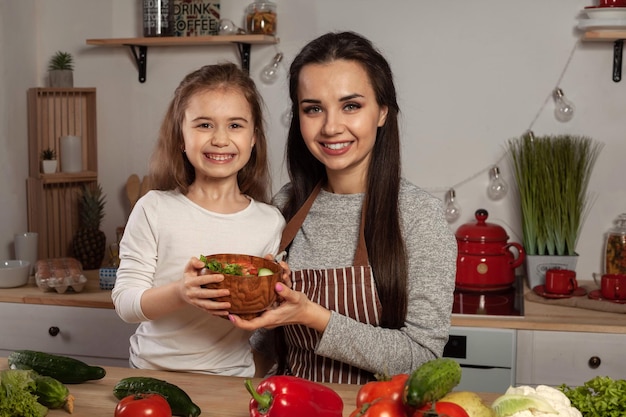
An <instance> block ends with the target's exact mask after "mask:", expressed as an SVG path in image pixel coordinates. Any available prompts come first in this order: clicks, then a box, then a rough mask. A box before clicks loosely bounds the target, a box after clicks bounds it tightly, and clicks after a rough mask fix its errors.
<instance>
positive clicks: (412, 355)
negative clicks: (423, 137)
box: [231, 32, 457, 384]
mask: <svg viewBox="0 0 626 417" xmlns="http://www.w3.org/2000/svg"><path fill="white" fill-rule="evenodd" d="M289 93H290V96H291V102H292V114H293V118H292V121H291V126H290V129H289V136H288V138H287V166H288V169H289V176H290V179H291V182H290V184H287V185H286V186H285V187H283V189H282V190H281V191H280V192H279V193H278V195H277V196H276V197H275V202H276V204H278V206H279V207H281V210H282V212H283V214H284V215H285V217H286V218H287V220H289V223H288V224H287V226H286V229H285V233H284V237H283V244H284V245H287V244H290V246H289V255H288V258H287V261H288V263H289V267H290V268H291V270H292V288H291V289H289V288H287V287H286V286H285V285H283V284H278V285H277V291H278V294H279V295H280V296H281V297H283V299H284V302H283V303H282V304H281V305H280V306H279V307H278V308H276V309H273V310H269V311H266V312H265V313H264V314H263V315H262V316H261V317H258V318H255V319H253V320H250V321H242V320H240V318H238V317H236V316H231V320H232V321H233V322H234V323H235V325H236V326H238V327H241V328H245V329H255V328H260V327H266V328H272V327H276V326H283V327H282V328H281V330H284V336H285V337H284V341H285V346H286V352H285V355H279V356H278V359H279V360H280V359H285V361H284V362H285V363H284V367H282V366H281V367H279V369H280V368H284V369H282V370H284V372H287V373H292V374H294V375H296V376H299V377H303V378H308V379H312V380H316V381H322V382H340V383H356V384H362V383H364V382H366V381H369V380H372V379H373V377H374V374H376V373H385V374H388V375H394V374H398V373H410V372H412V371H413V370H414V369H415V368H417V367H418V366H419V365H421V364H422V363H424V362H426V361H428V360H430V359H433V358H436V357H438V356H441V355H442V352H443V348H444V345H445V344H446V341H447V339H448V331H449V327H450V315H451V311H452V303H453V292H454V280H455V265H456V254H457V248H456V241H455V238H454V235H453V233H452V231H451V230H450V229H449V228H448V224H447V222H446V220H445V218H444V213H443V207H442V204H441V201H440V200H438V199H437V198H435V197H433V196H431V195H430V194H428V193H427V192H425V191H424V190H422V189H420V188H419V187H417V186H415V185H414V184H412V183H410V182H409V181H407V180H406V179H404V178H402V177H401V169H400V134H399V128H398V113H399V108H398V104H397V101H396V90H395V87H394V84H393V74H392V72H391V69H390V67H389V64H388V63H387V61H386V60H385V58H384V57H383V56H382V55H381V53H380V52H379V51H378V50H376V49H375V48H374V47H373V45H372V44H371V42H369V41H368V40H367V39H365V38H363V37H362V36H360V35H358V34H355V33H351V32H342V33H327V34H325V35H322V36H320V37H319V38H317V39H315V40H313V41H311V42H310V43H309V44H307V45H306V46H305V47H304V48H303V49H302V50H301V51H300V53H299V54H298V55H297V56H296V57H295V59H294V60H293V62H292V64H291V67H290V71H289ZM263 334H264V333H263V332H259V333H258V336H260V337H259V340H263V338H262V337H261V336H263ZM255 339H256V338H255ZM255 346H257V344H256V343H255ZM258 346H263V343H259V344H258ZM281 365H283V364H281Z"/></svg>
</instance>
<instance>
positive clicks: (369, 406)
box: [350, 398, 406, 417]
mask: <svg viewBox="0 0 626 417" xmlns="http://www.w3.org/2000/svg"><path fill="white" fill-rule="evenodd" d="M350 417H406V411H405V408H404V405H403V404H402V403H401V402H398V401H394V400H392V399H390V398H378V399H375V400H374V401H372V402H369V403H365V404H362V405H361V406H359V407H357V409H356V410H354V411H353V412H352V414H350Z"/></svg>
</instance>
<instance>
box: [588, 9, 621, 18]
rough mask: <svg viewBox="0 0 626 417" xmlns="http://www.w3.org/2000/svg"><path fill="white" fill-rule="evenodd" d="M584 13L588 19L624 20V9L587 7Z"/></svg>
mask: <svg viewBox="0 0 626 417" xmlns="http://www.w3.org/2000/svg"><path fill="white" fill-rule="evenodd" d="M585 13H586V14H587V16H588V17H589V19H598V20H600V19H626V7H589V8H585Z"/></svg>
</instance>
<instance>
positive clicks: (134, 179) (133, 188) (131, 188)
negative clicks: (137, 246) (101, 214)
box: [126, 174, 141, 211]
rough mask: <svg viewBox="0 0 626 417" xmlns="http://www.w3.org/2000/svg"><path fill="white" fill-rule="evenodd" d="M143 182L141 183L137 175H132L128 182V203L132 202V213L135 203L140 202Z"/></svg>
mask: <svg viewBox="0 0 626 417" xmlns="http://www.w3.org/2000/svg"><path fill="white" fill-rule="evenodd" d="M140 185H141V182H140V181H139V177H138V176H137V174H132V175H131V176H130V177H128V180H126V196H127V197H128V201H129V202H130V211H133V207H135V203H136V202H137V200H139V188H140Z"/></svg>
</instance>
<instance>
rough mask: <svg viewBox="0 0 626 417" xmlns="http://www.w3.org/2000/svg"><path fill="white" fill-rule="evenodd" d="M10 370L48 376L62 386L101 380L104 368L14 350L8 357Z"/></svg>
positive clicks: (62, 357) (64, 357) (73, 360)
mask: <svg viewBox="0 0 626 417" xmlns="http://www.w3.org/2000/svg"><path fill="white" fill-rule="evenodd" d="M8 362H9V367H10V368H11V369H32V370H33V371H35V372H37V373H38V374H39V375H45V376H50V377H52V378H54V379H56V380H58V381H59V382H61V383H63V384H81V383H83V382H87V381H92V380H96V379H102V378H104V376H105V375H106V371H105V370H104V368H101V367H99V366H90V365H87V364H86V363H85V362H82V361H79V360H78V359H74V358H69V357H67V356H61V355H53V354H51V353H45V352H37V351H34V350H16V351H14V352H11V353H10V354H9V357H8Z"/></svg>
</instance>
